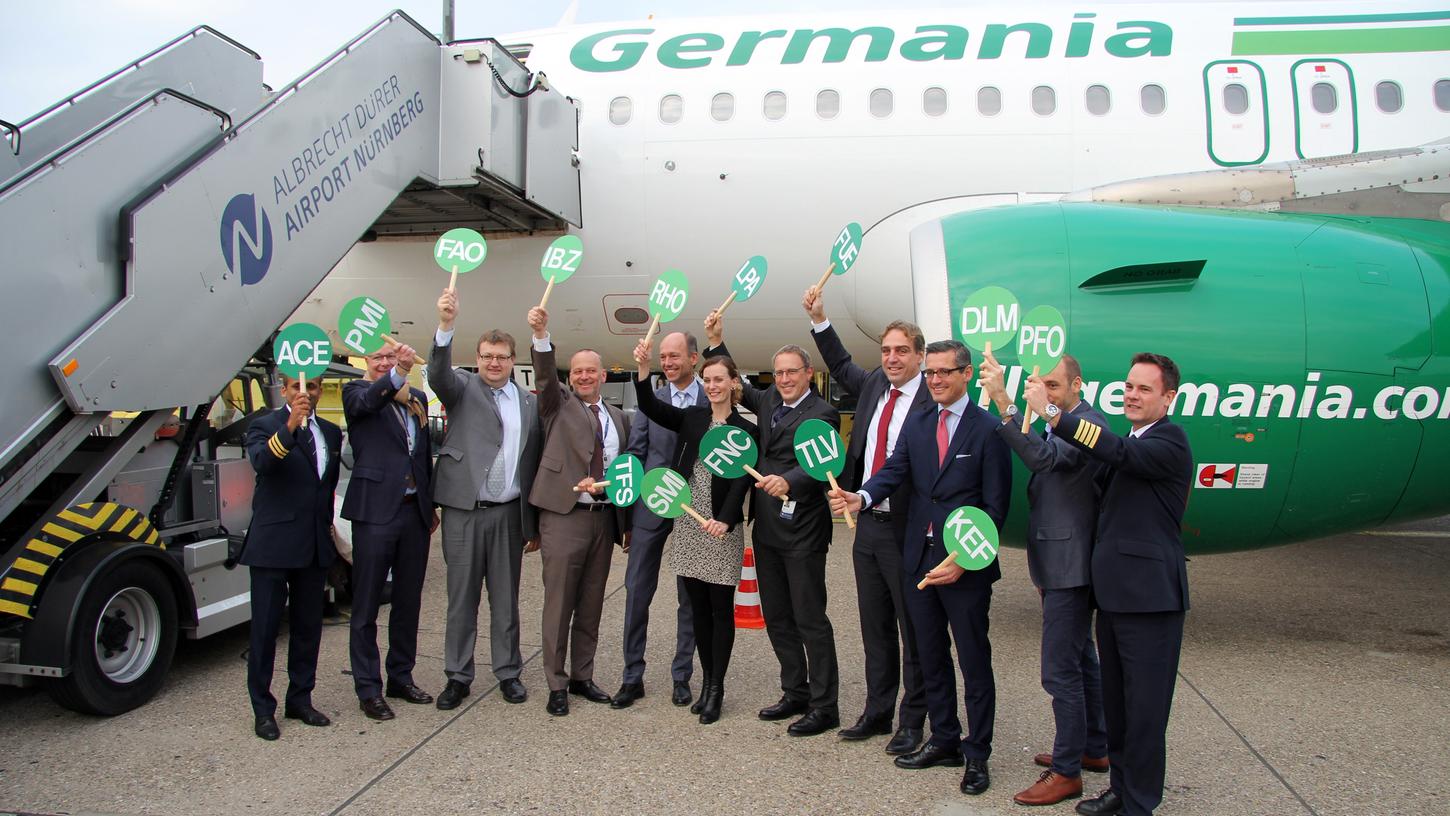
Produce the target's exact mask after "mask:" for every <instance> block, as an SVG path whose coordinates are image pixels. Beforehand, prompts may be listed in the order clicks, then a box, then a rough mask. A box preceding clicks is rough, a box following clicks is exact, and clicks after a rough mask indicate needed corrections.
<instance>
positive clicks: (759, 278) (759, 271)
mask: <svg viewBox="0 0 1450 816" xmlns="http://www.w3.org/2000/svg"><path fill="white" fill-rule="evenodd" d="M765 269H766V264H765V256H763V255H752V256H750V260H748V261H746V262H745V263H744V264H741V266H740V271H738V272H736V273H735V277H733V278H731V279H730V288H731V289H732V290H733V291H734V292H735V299H736V300H750V297H751V296H752V295H754V294H755V293H756V292H759V291H760V285H761V284H762V283H765Z"/></svg>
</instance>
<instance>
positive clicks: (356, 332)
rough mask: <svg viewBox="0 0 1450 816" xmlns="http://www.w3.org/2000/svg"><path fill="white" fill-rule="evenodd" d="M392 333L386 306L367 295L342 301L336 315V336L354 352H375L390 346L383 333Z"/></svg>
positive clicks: (366, 353) (391, 320)
mask: <svg viewBox="0 0 1450 816" xmlns="http://www.w3.org/2000/svg"><path fill="white" fill-rule="evenodd" d="M392 333H393V319H392V318H391V317H389V316H388V310H387V307H385V306H383V304H381V303H379V302H377V301H376V300H374V299H372V298H370V297H368V296H367V295H363V296H362V297H355V298H353V299H352V300H349V301H348V302H347V303H345V304H343V307H342V314H340V315H339V316H338V318H337V339H338V340H340V341H342V345H343V346H345V347H346V348H347V349H348V350H350V351H352V352H353V353H354V354H361V355H364V356H366V355H368V354H372V353H373V352H375V351H377V350H378V349H380V348H382V347H383V346H385V345H387V341H385V340H383V335H385V334H392Z"/></svg>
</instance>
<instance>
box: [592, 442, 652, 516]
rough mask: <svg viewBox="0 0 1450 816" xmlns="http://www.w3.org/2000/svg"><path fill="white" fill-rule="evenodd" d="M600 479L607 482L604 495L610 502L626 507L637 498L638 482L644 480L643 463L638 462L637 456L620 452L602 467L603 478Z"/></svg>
mask: <svg viewBox="0 0 1450 816" xmlns="http://www.w3.org/2000/svg"><path fill="white" fill-rule="evenodd" d="M600 481H602V482H603V481H607V482H609V484H608V485H607V486H606V487H605V488H604V495H606V496H608V497H609V501H610V503H611V504H615V505H618V506H619V507H628V506H630V505H631V504H634V501H635V499H638V498H639V483H640V482H642V481H644V465H643V464H641V463H640V461H639V457H638V456H635V455H634V454H632V453H621V454H620V455H618V456H616V457H614V460H613V461H612V462H610V463H609V467H607V468H605V469H604V478H603V479H600Z"/></svg>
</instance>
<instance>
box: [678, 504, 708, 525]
mask: <svg viewBox="0 0 1450 816" xmlns="http://www.w3.org/2000/svg"><path fill="white" fill-rule="evenodd" d="M684 510H685V512H686V513H689V514H690V518H693V519H694V520H695V521H698V522H699V523H700V526H701V527H704V526H705V525H706V524H709V523H710V520H709V519H707V518H705V517H704V516H702V515H700V514H699V513H697V512H695V508H693V507H691V506H690V505H688V504H687V505H685V506H684Z"/></svg>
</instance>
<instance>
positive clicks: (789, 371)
mask: <svg viewBox="0 0 1450 816" xmlns="http://www.w3.org/2000/svg"><path fill="white" fill-rule="evenodd" d="M802 371H805V368H777V369H776V370H775V378H776V379H777V380H778V379H780V378H782V377H794V376H795V375H797V374H799V373H801V372H802Z"/></svg>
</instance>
